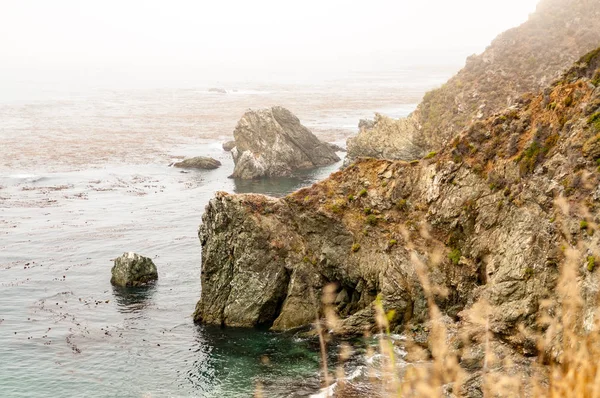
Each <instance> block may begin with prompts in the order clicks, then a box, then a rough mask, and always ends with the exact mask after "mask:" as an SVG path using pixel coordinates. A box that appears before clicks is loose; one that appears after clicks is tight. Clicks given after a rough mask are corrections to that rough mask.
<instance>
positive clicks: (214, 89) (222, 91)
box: [208, 87, 227, 94]
mask: <svg viewBox="0 0 600 398" xmlns="http://www.w3.org/2000/svg"><path fill="white" fill-rule="evenodd" d="M208 92H209V93H219V94H227V90H225V89H224V88H221V87H212V88H209V89H208Z"/></svg>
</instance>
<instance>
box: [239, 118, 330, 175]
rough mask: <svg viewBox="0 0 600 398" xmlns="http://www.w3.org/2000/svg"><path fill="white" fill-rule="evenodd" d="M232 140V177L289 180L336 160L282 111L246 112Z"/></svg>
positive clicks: (312, 136) (320, 143)
mask: <svg viewBox="0 0 600 398" xmlns="http://www.w3.org/2000/svg"><path fill="white" fill-rule="evenodd" d="M233 136H234V138H235V144H236V146H235V148H234V149H233V150H232V152H231V153H232V155H233V160H234V163H235V168H234V171H233V175H232V177H235V178H243V179H253V178H260V177H285V176H292V175H293V174H294V171H296V170H302V169H310V168H314V167H318V166H326V165H330V164H332V163H335V162H337V161H339V160H340V158H339V157H338V156H337V155H336V153H335V151H334V150H333V149H332V148H331V147H330V145H329V144H327V143H325V142H323V141H321V140H319V139H318V138H317V137H316V136H315V135H314V134H313V133H311V132H310V130H308V129H307V128H306V127H304V126H303V125H302V124H300V120H299V119H298V118H297V117H296V116H294V115H293V114H292V113H291V112H290V111H288V110H287V109H285V108H282V107H279V106H276V107H273V108H269V109H260V110H249V111H247V112H246V113H245V114H244V116H242V118H241V119H240V120H239V122H238V124H237V126H236V128H235V130H234V132H233Z"/></svg>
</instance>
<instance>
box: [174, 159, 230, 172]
mask: <svg viewBox="0 0 600 398" xmlns="http://www.w3.org/2000/svg"><path fill="white" fill-rule="evenodd" d="M173 166H175V167H179V168H182V169H203V170H213V169H216V168H218V167H219V166H221V162H219V161H218V160H216V159H213V158H209V157H205V156H198V157H195V158H190V159H185V160H184V161H182V162H177V163H175V164H173Z"/></svg>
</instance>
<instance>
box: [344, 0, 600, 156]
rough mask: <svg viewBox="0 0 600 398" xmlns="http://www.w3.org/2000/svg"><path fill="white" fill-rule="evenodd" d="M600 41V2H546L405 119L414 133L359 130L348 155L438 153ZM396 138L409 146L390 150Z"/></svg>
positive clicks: (547, 81) (551, 78)
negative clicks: (468, 128)
mask: <svg viewBox="0 0 600 398" xmlns="http://www.w3.org/2000/svg"><path fill="white" fill-rule="evenodd" d="M598 43H600V7H599V4H598V1H597V0H541V1H540V3H539V5H538V7H537V9H536V12H535V13H533V14H531V16H530V18H529V20H528V21H527V22H525V23H523V24H522V25H521V26H519V27H516V28H514V29H510V30H508V31H506V32H504V33H502V34H501V35H499V36H498V37H497V38H496V39H495V40H494V41H493V42H492V43H491V45H490V46H489V47H488V48H487V49H486V50H485V51H484V52H483V53H482V54H481V55H477V56H471V57H469V58H468V59H467V62H466V65H465V67H464V68H463V69H462V70H461V71H459V72H458V73H457V74H456V75H455V76H454V77H452V78H451V79H450V80H449V81H448V82H447V83H446V84H444V85H443V86H442V87H440V88H439V89H436V90H433V91H430V92H428V93H427V94H426V95H425V97H424V98H423V100H422V102H421V104H420V105H419V106H418V108H417V109H416V111H415V112H414V113H413V114H411V115H410V116H409V117H408V118H407V120H406V121H403V122H401V123H402V124H403V125H405V126H406V125H409V126H413V127H414V130H410V129H397V131H393V130H390V129H388V128H386V127H385V126H383V125H382V126H381V127H382V128H377V126H375V128H374V129H372V130H364V131H361V132H359V134H358V136H357V137H355V138H350V139H349V140H348V149H349V150H348V156H349V157H350V158H357V157H360V156H371V157H379V158H388V159H401V160H412V159H416V158H418V157H419V156H423V155H424V154H426V153H427V152H428V151H430V150H433V149H439V148H441V147H442V146H443V145H444V144H446V143H448V142H449V141H450V140H451V139H452V138H453V137H454V136H455V135H456V134H458V133H459V132H460V131H461V130H462V129H463V128H465V127H467V126H468V125H469V124H470V123H472V122H473V121H477V120H483V119H485V118H487V117H489V116H491V115H493V114H494V113H495V112H498V111H500V110H502V109H504V108H505V107H507V106H511V105H512V104H514V102H515V101H516V100H517V99H518V98H519V97H520V96H521V95H522V94H524V93H526V92H537V91H539V90H541V89H542V88H544V87H545V86H547V85H548V84H550V82H552V81H554V80H555V79H557V78H558V77H559V76H560V75H561V74H562V73H563V72H564V71H565V70H566V69H567V68H569V67H570V66H571V64H572V63H573V62H575V61H576V60H577V59H578V58H579V57H581V56H582V55H583V54H585V53H587V52H588V51H591V50H592V49H594V48H596V47H597V46H598ZM390 141H392V142H396V143H397V144H396V146H404V145H410V147H409V148H408V149H403V150H387V152H386V149H385V148H386V147H387V146H389V142H390ZM412 144H415V145H412ZM415 153H417V154H418V155H419V156H414V155H415Z"/></svg>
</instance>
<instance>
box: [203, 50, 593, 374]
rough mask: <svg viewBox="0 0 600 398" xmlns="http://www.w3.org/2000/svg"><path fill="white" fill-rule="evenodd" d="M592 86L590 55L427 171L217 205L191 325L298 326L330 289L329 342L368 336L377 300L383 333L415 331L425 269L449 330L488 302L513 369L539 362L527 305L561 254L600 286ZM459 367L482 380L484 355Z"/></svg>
mask: <svg viewBox="0 0 600 398" xmlns="http://www.w3.org/2000/svg"><path fill="white" fill-rule="evenodd" d="M599 84H600V49H599V50H596V51H594V52H592V53H590V54H587V55H586V56H584V57H583V58H582V59H581V60H579V61H578V62H577V63H576V64H575V66H574V67H572V68H571V69H570V70H569V71H567V72H566V73H565V74H564V75H563V77H562V78H561V79H560V80H558V81H556V82H554V83H553V84H552V85H551V86H549V87H548V88H547V89H546V90H545V91H544V92H543V93H541V94H538V95H532V94H528V95H525V96H523V97H521V98H520V99H519V100H518V101H516V104H515V105H514V106H512V107H510V108H508V109H506V110H505V111H503V112H501V113H498V114H496V115H494V116H492V117H490V118H488V119H486V120H484V121H481V122H478V123H475V124H473V125H472V126H471V127H469V128H467V129H465V130H464V131H463V132H462V133H461V134H460V135H458V136H457V137H456V138H455V139H454V140H453V141H452V142H451V143H450V144H449V145H447V146H446V147H444V148H443V149H442V150H441V151H440V152H439V153H431V154H429V155H428V156H426V157H425V159H423V160H420V161H413V162H404V161H389V160H375V159H364V160H358V161H357V162H356V163H354V164H352V165H350V166H349V167H347V168H346V169H345V170H343V171H340V172H337V173H334V174H332V175H331V176H330V177H329V178H328V179H326V180H324V181H322V182H319V183H317V184H314V185H313V186H312V187H309V188H304V189H301V190H299V191H297V192H295V193H293V194H291V195H288V196H286V197H285V198H282V199H273V198H268V197H264V196H261V195H228V194H226V193H219V194H217V196H216V197H215V198H214V199H212V200H211V201H210V203H209V205H208V206H207V208H206V212H205V214H204V216H203V223H202V226H201V228H200V231H199V237H200V241H201V244H202V277H201V279H202V298H201V300H200V301H199V302H198V305H197V307H196V311H195V313H194V319H195V321H197V322H204V323H210V324H218V325H221V326H245V327H257V326H260V327H264V326H267V327H270V328H271V329H273V330H287V329H291V328H295V327H299V326H304V325H307V324H310V323H312V322H313V320H314V318H315V316H316V315H315V314H320V313H321V312H320V311H321V302H320V301H319V299H318V298H319V297H320V296H321V295H322V293H323V289H324V287H325V286H327V285H330V284H331V283H334V284H335V285H336V292H335V293H336V299H335V310H336V312H337V314H338V315H339V317H340V319H341V320H340V322H341V323H340V325H339V329H338V332H339V333H349V334H361V333H363V332H364V331H365V329H367V330H368V329H370V330H374V328H375V313H374V307H373V303H374V301H375V299H376V297H378V296H380V297H381V298H382V303H383V306H384V307H385V308H386V309H387V310H393V313H394V316H393V317H391V318H390V319H389V321H390V326H391V328H392V330H396V331H402V330H407V329H411V328H412V329H414V330H422V329H421V328H422V326H423V325H425V324H426V323H427V322H428V319H429V315H430V314H429V308H428V303H427V297H426V294H425V291H424V289H423V287H422V280H421V279H420V278H419V275H418V268H419V264H424V265H426V266H425V268H426V269H427V275H426V277H427V280H429V281H430V282H431V283H432V284H433V285H434V286H436V287H437V288H438V289H440V291H443V292H444V294H440V295H438V296H437V298H436V303H437V305H438V306H439V308H440V310H441V312H442V314H443V315H444V316H445V317H446V319H447V323H448V325H449V328H464V327H465V326H466V325H467V324H469V322H471V321H470V317H471V315H472V311H473V309H474V308H476V306H477V303H479V302H481V301H482V300H484V301H485V302H487V303H489V304H490V309H489V330H490V331H491V333H492V334H493V336H494V339H495V340H494V341H497V342H502V343H501V345H502V346H503V347H504V349H505V350H507V351H508V352H510V353H512V354H511V355H517V357H515V358H517V359H518V358H522V360H525V358H527V357H528V356H530V355H534V354H536V353H537V348H536V342H535V339H533V338H531V337H528V336H534V335H535V333H534V332H535V331H536V330H537V320H538V319H537V318H538V315H539V313H538V311H539V308H540V306H541V305H542V303H545V302H548V301H550V302H553V303H554V304H555V305H557V304H558V302H559V301H560V298H559V297H558V296H557V294H556V287H557V286H556V283H557V279H558V276H559V269H560V266H561V264H562V263H563V261H564V259H565V256H564V253H563V252H562V251H561V249H560V247H561V244H562V243H561V242H569V243H570V244H571V245H573V246H576V247H577V248H578V250H579V252H580V256H581V257H580V260H579V261H581V267H580V269H581V271H580V272H581V276H580V277H581V278H583V279H584V280H585V281H586V282H585V283H584V284H583V285H582V292H583V295H584V297H592V296H593V292H594V291H595V290H594V289H595V288H594V287H593V286H596V285H597V284H598V282H599V280H598V275H597V272H594V270H595V269H594V266H593V264H594V261H595V260H590V258H592V259H595V258H596V256H598V255H599V253H598V246H597V239H596V238H594V237H593V235H594V234H593V233H594V231H595V228H596V223H598V222H599V221H600V220H598V217H597V214H598V212H597V211H598V208H599V207H600V206H599V204H598V203H599V201H600V191H599V190H598V186H600V185H599V183H600V176H599V174H598V170H597V167H598V166H597V159H596V157H597V155H598V153H600V152H598V151H597V146H598V142H600V140H599V139H598V136H599V135H600V124H599V122H598V120H600V116H598V115H599V114H600V87H598V85H599ZM565 206H566V207H568V211H566V213H565V211H564V208H563V207H565ZM590 261H591V263H592V266H589V264H590ZM586 264H587V265H586ZM593 307H594V302H593V301H588V302H586V303H584V307H583V311H584V312H585V311H590V310H591V309H592V308H593ZM425 334H426V335H427V333H425ZM426 340H427V338H426V337H425V340H424V341H426ZM476 346H477V344H476ZM481 347H482V346H481V345H479V348H478V349H479V350H482V349H483V348H481ZM551 349H557V347H553V348H551ZM461 355H462V357H464V358H465V361H466V362H465V366H468V367H470V368H471V369H475V370H476V369H481V366H482V364H483V362H482V361H483V358H482V357H480V358H479V359H477V360H476V361H475V363H473V362H472V361H473V358H471V357H470V356H469V355H468V354H467V353H463V354H461ZM522 360H520V361H521V362H522Z"/></svg>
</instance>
